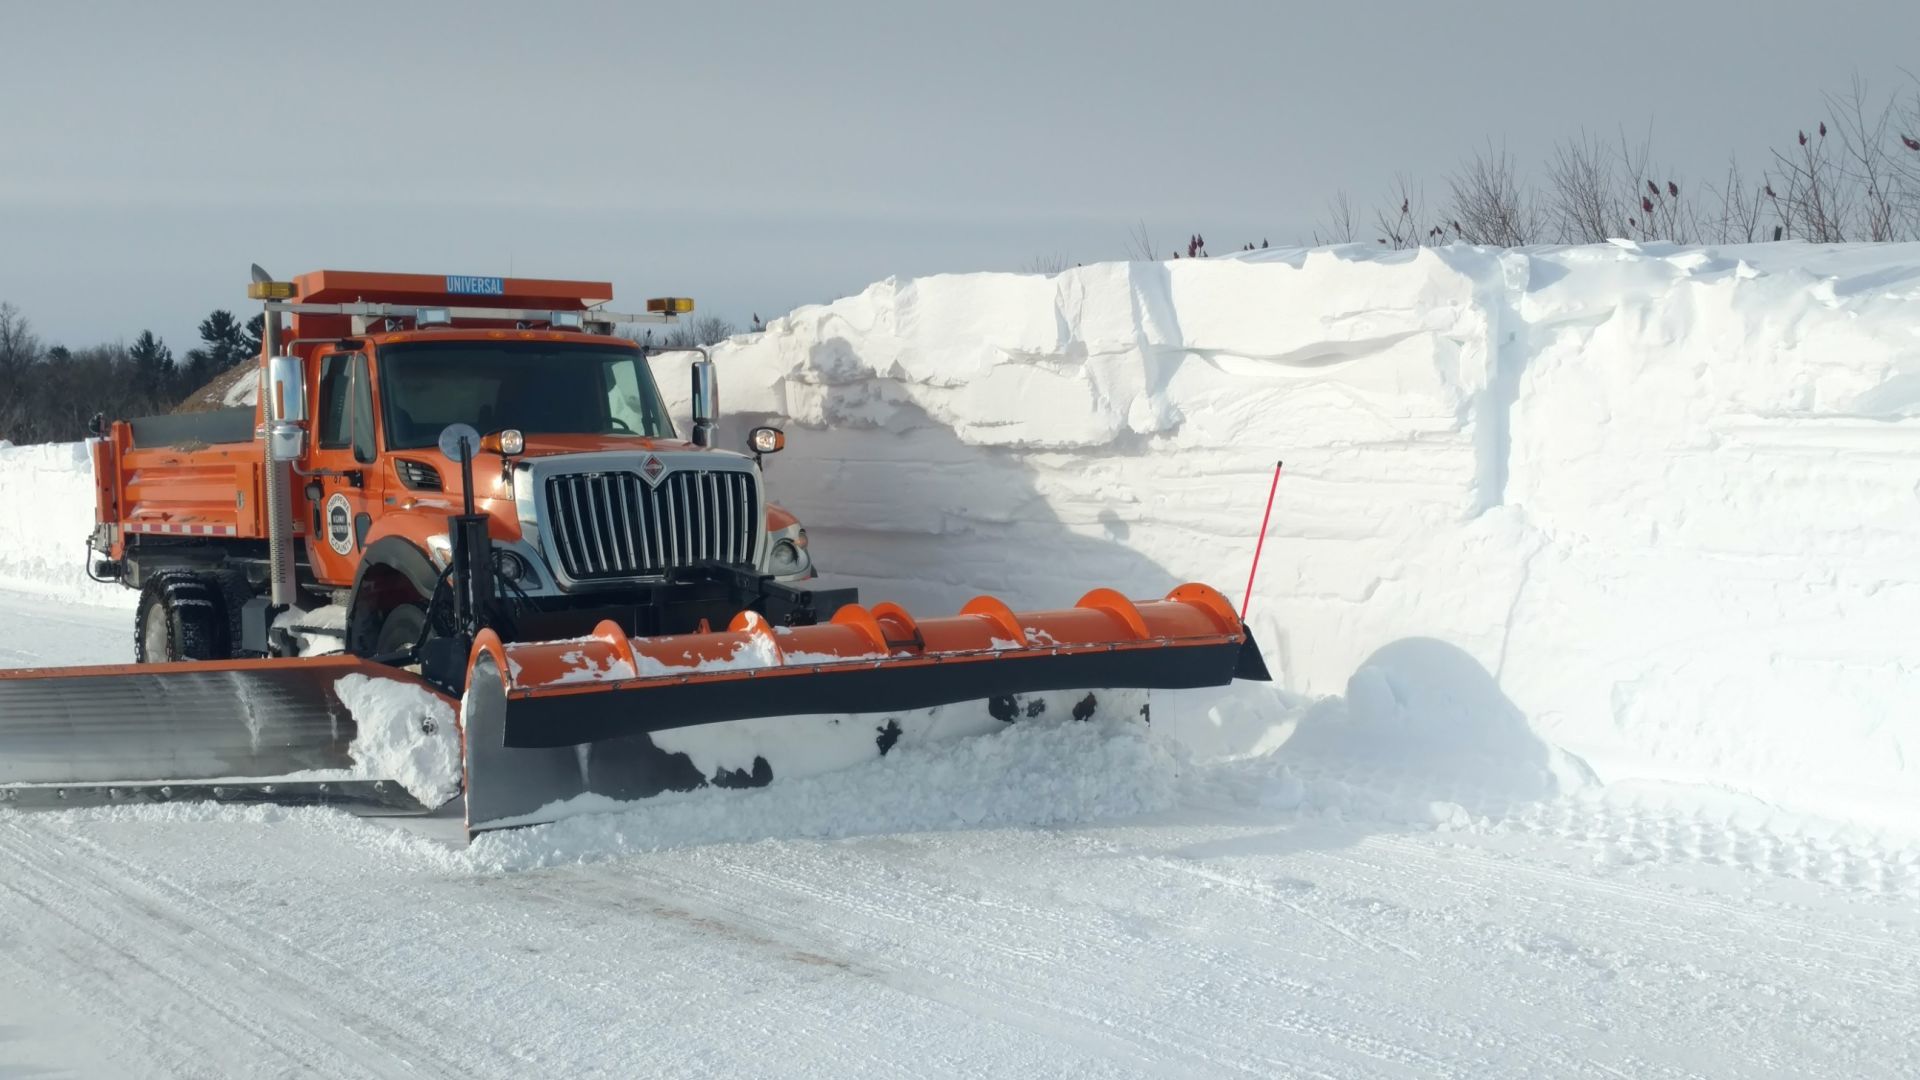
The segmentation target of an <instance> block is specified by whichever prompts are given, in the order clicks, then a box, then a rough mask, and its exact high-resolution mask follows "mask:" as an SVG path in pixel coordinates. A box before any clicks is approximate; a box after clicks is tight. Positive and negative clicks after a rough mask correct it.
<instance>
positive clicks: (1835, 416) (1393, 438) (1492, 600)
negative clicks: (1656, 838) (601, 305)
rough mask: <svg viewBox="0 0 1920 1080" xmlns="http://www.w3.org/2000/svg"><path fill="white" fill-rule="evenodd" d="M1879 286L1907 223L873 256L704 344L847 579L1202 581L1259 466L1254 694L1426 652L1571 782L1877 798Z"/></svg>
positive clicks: (925, 596) (1898, 319) (1088, 583)
mask: <svg viewBox="0 0 1920 1080" xmlns="http://www.w3.org/2000/svg"><path fill="white" fill-rule="evenodd" d="M1917 313H1920V246H1915V245H1879V246H1858V247H1825V248H1811V247H1806V246H1802V245H1796V244H1781V245H1764V246H1756V247H1745V248H1727V249H1719V250H1701V249H1677V248H1671V247H1651V246H1649V247H1636V246H1634V245H1631V244H1616V245H1602V246H1596V247H1583V248H1570V249H1536V250H1531V251H1524V252H1504V251H1494V250H1486V249H1474V248H1465V247H1459V248H1445V249H1437V250H1436V249H1427V250H1421V251H1418V252H1403V253H1391V254H1388V253H1377V252H1373V251H1367V250H1362V249H1357V248H1345V249H1332V250H1324V249H1323V250H1315V251H1298V250H1293V251H1266V252H1261V253H1258V255H1256V256H1250V257H1245V258H1232V259H1206V260H1192V261H1187V260H1180V261H1177V262H1172V263H1154V264H1141V263H1133V264H1124V263H1119V264H1103V265H1094V266H1086V267H1081V268H1077V269H1074V270H1069V271H1067V272H1065V273H1061V274H1057V275H1053V276H1038V275H1020V274H970V275H953V276H939V277H930V278H922V279H918V280H909V281H898V280H889V281H885V282H881V283H879V284H876V285H874V286H872V287H870V288H869V289H867V290H866V291H865V292H863V293H861V294H860V295H858V296H854V297H849V298H847V299H844V300H840V301H836V302H834V303H832V304H828V305H825V306H818V307H808V308H802V309H800V310H798V311H795V312H794V313H792V314H791V315H789V316H787V317H785V318H781V319H776V320H774V321H773V322H772V323H771V324H770V325H769V327H768V329H767V331H766V332H765V333H762V334H756V335H753V336H750V337H743V338H737V339H735V340H734V341H733V342H732V343H731V344H729V345H726V346H723V347H722V348H720V349H719V350H718V352H717V353H716V356H715V359H716V362H717V363H718V365H719V367H720V370H721V372H722V378H723V379H724V380H725V381H726V383H727V390H726V400H727V401H728V404H729V408H730V410H735V411H732V412H730V414H729V416H728V417H727V421H726V422H727V430H726V431H725V432H724V438H725V439H726V440H727V441H728V442H731V441H734V440H736V439H738V438H740V437H741V436H743V435H744V433H745V431H746V428H747V427H748V426H749V425H751V424H753V423H757V422H761V421H762V420H766V421H771V422H775V423H780V424H783V425H785V426H786V427H788V429H789V431H790V434H791V436H792V438H791V441H790V442H789V444H788V449H787V450H786V451H785V452H784V453H782V454H780V455H778V456H776V457H772V458H769V459H768V464H767V470H768V475H769V478H770V481H769V482H770V486H771V494H772V496H773V498H774V499H776V500H777V501H779V502H782V503H784V504H785V505H787V506H789V507H790V508H792V509H793V510H795V511H796V512H797V513H798V514H799V515H800V516H801V518H802V520H803V521H804V522H806V524H807V526H808V528H809V531H810V533H811V534H812V538H813V543H812V547H811V551H812V553H813V555H814V558H815V559H816V561H817V562H818V564H819V565H820V566H821V568H822V570H823V572H824V573H827V574H830V575H845V576H849V577H852V578H853V579H854V581H855V583H857V584H859V585H861V586H862V588H863V591H864V595H865V596H866V597H867V598H868V599H870V600H881V599H891V600H899V601H903V602H906V603H907V604H909V605H911V606H914V608H915V610H922V611H941V610H947V611H950V610H953V609H954V606H955V605H957V604H959V603H961V602H964V601H965V600H966V599H967V598H968V597H970V596H971V595H973V594H976V593H980V592H992V593H995V594H997V595H999V596H1001V597H1003V598H1005V599H1007V600H1009V601H1010V602H1011V603H1012V604H1013V605H1014V606H1015V607H1016V608H1030V607H1042V606H1052V605H1065V604H1071V603H1073V602H1074V601H1075V600H1076V599H1077V598H1078V596H1079V595H1080V593H1081V592H1082V591H1084V590H1085V589H1088V588H1091V587H1094V586H1102V585H1105V586H1113V587H1117V588H1120V589H1122V590H1124V591H1126V592H1129V593H1131V594H1133V595H1139V596H1157V595H1161V594H1164V592H1165V591H1166V590H1167V589H1168V588H1170V587H1171V586H1173V585H1174V584H1176V583H1178V582H1180V581H1183V580H1188V579H1197V580H1204V581H1207V582H1209V583H1212V584H1214V585H1216V586H1217V587H1219V588H1221V589H1223V590H1225V591H1227V592H1229V593H1230V594H1231V595H1233V596H1234V597H1235V598H1236V599H1237V598H1238V596H1239V589H1240V587H1241V585H1242V583H1243V582H1244V580H1245V576H1246V573H1247V566H1248V562H1249V559H1250V556H1251V553H1252V550H1253V540H1254V532H1255V530H1256V529H1257V527H1258V524H1259V521H1260V512H1261V508H1262V505H1263V504H1264V501H1265V499H1266V495H1267V484H1268V479H1269V477H1270V476H1271V474H1272V471H1273V465H1274V462H1275V461H1276V460H1278V459H1285V460H1286V463H1287V473H1286V476H1285V478H1284V479H1283V480H1282V481H1281V485H1280V489H1279V499H1278V503H1277V505H1276V507H1275V510H1274V521H1273V526H1272V529H1271V536H1270V538H1269V540H1268V543H1267V548H1266V554H1265V563H1264V565H1263V566H1262V568H1261V576H1260V582H1259V587H1258V588H1257V589H1256V591H1255V594H1254V597H1253V605H1252V621H1253V626H1254V629H1255V631H1256V633H1257V634H1258V636H1259V638H1260V641H1261V643H1262V644H1263V646H1264V647H1265V651H1266V654H1267V658H1268V662H1269V664H1270V665H1271V666H1272V667H1273V669H1274V671H1275V673H1276V676H1277V677H1278V678H1279V679H1280V680H1281V683H1282V685H1283V686H1284V687H1285V688H1287V689H1288V690H1292V691H1296V692H1300V693H1304V694H1307V695H1313V696H1322V695H1337V694H1345V693H1346V692H1347V691H1348V689H1349V685H1350V683H1351V684H1352V685H1353V687H1354V689H1355V691H1356V692H1357V693H1360V694H1362V695H1365V696H1366V697H1367V698H1368V700H1369V702H1370V704H1369V705H1368V708H1369V709H1375V708H1376V707H1385V706H1386V704H1390V703H1391V702H1392V701H1393V699H1394V695H1395V694H1396V693H1398V692H1399V691H1398V690H1397V689H1396V686H1399V685H1401V684H1403V683H1404V679H1402V680H1401V683H1396V681H1395V679H1393V678H1376V677H1374V676H1372V675H1369V674H1367V672H1366V671H1365V670H1364V669H1365V668H1366V667H1367V666H1368V665H1369V664H1370V663H1373V662H1374V661H1373V660H1372V659H1371V658H1373V657H1375V656H1376V655H1380V654H1382V651H1383V650H1388V649H1390V648H1391V647H1393V646H1394V645H1395V644H1396V643H1399V642H1406V641H1411V640H1426V641H1433V642H1438V643H1441V644H1444V645H1445V646H1448V647H1450V648H1451V650H1452V652H1451V653H1450V654H1448V655H1449V656H1450V657H1452V659H1451V660H1449V661H1447V662H1448V663H1453V664H1456V665H1458V666H1464V667H1468V668H1471V670H1470V671H1467V672H1464V673H1460V674H1461V675H1462V676H1463V677H1464V676H1466V675H1474V674H1477V675H1478V676H1479V677H1480V678H1482V679H1484V680H1486V681H1487V683H1488V684H1489V685H1491V686H1493V687H1494V688H1495V689H1496V691H1497V696H1498V698H1499V699H1500V701H1501V702H1502V704H1501V705H1500V708H1502V709H1508V708H1510V709H1511V715H1512V716H1515V717H1518V718H1519V720H1518V723H1519V725H1520V726H1521V727H1522V728H1523V729H1524V730H1525V732H1526V733H1527V734H1528V736H1529V738H1531V739H1533V740H1534V741H1535V742H1536V743H1538V744H1540V745H1542V746H1545V747H1549V748H1551V749H1552V750H1553V751H1554V752H1556V753H1561V754H1569V755H1572V756H1574V757H1577V758H1578V759H1581V760H1583V761H1584V762H1585V763H1586V765H1588V766H1590V767H1591V768H1592V769H1593V770H1594V771H1595V772H1596V773H1597V774H1598V775H1599V777H1600V778H1601V779H1603V780H1614V779H1620V778H1626V777H1638V778H1650V779H1660V780H1674V781H1687V782H1704V783H1708V784H1713V785H1718V786H1721V787H1725V788H1728V789H1731V790H1735V791H1740V792H1745V793H1747V794H1750V795H1754V796H1757V797H1760V798H1764V799H1767V800H1771V801H1774V802H1777V803H1780V804H1784V805H1789V806H1793V807H1797V808H1801V809H1811V810H1815V811H1819V812H1824V813H1828V814H1835V815H1839V816H1843V817H1857V818H1861V819H1872V820H1877V821H1883V822H1890V823H1897V822H1901V821H1907V822H1911V821H1913V820H1920V709H1916V708H1915V703H1916V702H1920V664H1916V663H1915V655H1916V654H1915V644H1914V642H1915V640H1916V639H1915V637H1914V630H1913V626H1914V619H1915V616H1916V613H1920V559H1917V558H1916V557H1915V556H1916V553H1917V552H1920V314H1917ZM666 362H667V361H665V360H663V361H661V363H662V364H663V365H664V364H665V363H666ZM683 381H684V380H683V378H682V376H681V373H680V372H679V371H677V370H673V371H663V372H662V373H661V383H662V385H663V386H665V387H667V388H669V390H679V389H680V387H681V384H682V383H683ZM742 410H743V411H742ZM1388 655H1391V654H1388ZM1426 674H1427V675H1429V676H1431V675H1433V674H1434V673H1433V672H1431V671H1429V672H1427V673H1426ZM1442 681H1443V682H1452V683H1454V684H1459V683H1461V681H1462V680H1461V679H1459V678H1451V677H1449V678H1448V679H1445V680H1442ZM1249 701H1250V703H1249V704H1247V705H1246V706H1244V708H1243V710H1242V716H1241V722H1238V723H1237V727H1239V728H1240V729H1241V730H1242V731H1243V732H1244V733H1246V734H1247V736H1248V738H1249V739H1250V740H1252V741H1254V742H1257V741H1259V739H1260V738H1261V737H1260V736H1258V734H1257V732H1256V731H1255V729H1257V728H1258V727H1259V725H1258V724H1248V723H1245V722H1244V721H1245V718H1246V713H1247V710H1252V711H1255V712H1257V711H1259V710H1261V709H1263V708H1264V709H1266V710H1267V711H1268V712H1269V713H1271V711H1272V709H1271V704H1270V703H1262V702H1261V701H1260V700H1259V699H1258V698H1257V697H1256V698H1252V699H1249ZM1408 708H1410V709H1415V708H1422V706H1419V705H1417V704H1412V705H1409V706H1408ZM1407 716H1408V721H1407V722H1408V723H1409V724H1416V723H1417V721H1418V719H1419V718H1418V717H1416V716H1414V715H1413V714H1412V713H1407ZM1456 719H1457V718H1456V717H1454V716H1453V714H1450V713H1448V712H1446V711H1445V710H1440V711H1438V712H1431V713H1429V714H1428V715H1427V720H1428V722H1429V723H1430V725H1431V726H1430V727H1429V728H1427V729H1424V730H1418V735H1419V738H1420V739H1421V740H1422V742H1421V745H1422V746H1431V747H1435V748H1444V747H1445V746H1446V745H1447V741H1448V739H1449V737H1450V732H1449V729H1448V725H1449V724H1451V723H1454V722H1455V720H1456ZM1214 741H1215V742H1218V741H1219V740H1218V739H1216V740H1214ZM1269 741H1270V740H1269Z"/></svg>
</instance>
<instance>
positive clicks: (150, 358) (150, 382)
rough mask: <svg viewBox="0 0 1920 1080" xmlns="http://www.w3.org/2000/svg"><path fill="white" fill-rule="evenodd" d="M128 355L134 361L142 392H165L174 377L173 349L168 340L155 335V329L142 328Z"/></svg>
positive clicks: (153, 394) (135, 373)
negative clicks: (165, 340) (168, 346)
mask: <svg viewBox="0 0 1920 1080" xmlns="http://www.w3.org/2000/svg"><path fill="white" fill-rule="evenodd" d="M127 357H128V359H130V360H132V361H133V377H134V379H135V381H136V382H137V384H138V385H139V387H140V392H141V393H143V394H147V395H149V396H156V397H157V396H159V395H160V394H162V393H165V391H166V387H167V383H168V382H170V381H172V379H173V350H172V349H169V348H167V343H166V342H164V341H161V340H160V339H159V338H157V337H154V336H153V331H151V330H142V331H140V336H139V337H137V338H134V339H133V348H131V349H129V350H127Z"/></svg>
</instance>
